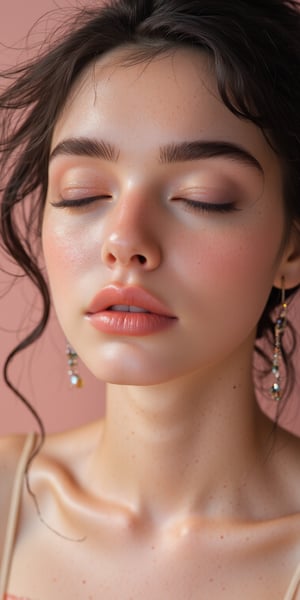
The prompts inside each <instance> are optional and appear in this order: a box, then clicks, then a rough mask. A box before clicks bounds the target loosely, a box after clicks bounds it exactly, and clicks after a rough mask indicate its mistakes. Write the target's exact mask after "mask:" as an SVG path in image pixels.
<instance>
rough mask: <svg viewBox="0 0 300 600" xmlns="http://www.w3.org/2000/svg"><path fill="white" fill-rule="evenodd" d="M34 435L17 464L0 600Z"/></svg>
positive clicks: (4, 554) (5, 545)
mask: <svg viewBox="0 0 300 600" xmlns="http://www.w3.org/2000/svg"><path fill="white" fill-rule="evenodd" d="M35 437H36V434H35V433H29V434H28V436H27V437H26V440H25V444H24V447H23V450H22V453H21V456H20V459H19V462H18V466H17V470H16V474H15V479H14V484H13V490H12V496H11V503H10V509H9V513H8V519H7V528H6V534H5V540H4V548H3V557H2V564H1V571H0V600H4V598H5V592H6V587H7V584H8V577H9V572H10V567H11V561H12V554H13V546H14V542H15V535H16V528H17V522H18V515H19V510H20V503H21V497H22V487H23V483H24V473H25V469H26V465H27V461H28V458H29V456H30V453H31V450H32V448H33V445H34V443H35Z"/></svg>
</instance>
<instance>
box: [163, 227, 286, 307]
mask: <svg viewBox="0 0 300 600" xmlns="http://www.w3.org/2000/svg"><path fill="white" fill-rule="evenodd" d="M279 225H280V224H279ZM279 225H278V224H277V227H275V228H273V230H272V227H270V228H269V227H268V228H266V227H261V228H260V227H256V228H246V227H245V228H238V229H234V228H231V229H230V228H228V231H227V232H226V230H225V228H224V231H222V232H221V231H217V232H215V233H213V234H212V233H209V232H208V231H207V232H205V231H202V233H201V234H200V235H199V236H197V235H193V236H189V237H188V238H187V237H186V238H185V239H182V241H181V244H180V250H178V253H177V260H176V258H175V259H174V264H173V268H174V270H175V271H177V272H178V271H181V273H182V274H184V275H183V277H184V279H185V289H186V290H188V291H189V298H190V302H191V305H192V304H194V303H195V302H196V303H197V301H198V302H199V306H200V305H201V301H202V300H203V303H204V302H208V303H211V306H212V307H214V308H215V309H216V308H217V309H218V308H219V309H220V310H222V313H223V316H224V309H225V307H226V310H230V307H231V306H232V307H234V310H239V307H245V305H248V306H249V305H250V304H251V305H252V307H253V311H254V313H255V318H259V316H260V314H261V312H262V310H263V308H264V306H265V303H266V301H267V298H268V296H269V293H270V290H271V287H272V285H273V280H274V277H275V274H276V271H277V265H278V259H279V257H278V251H279V248H280V243H281V239H282V237H281V236H282V231H281V228H280V226H279ZM197 299H198V300H197Z"/></svg>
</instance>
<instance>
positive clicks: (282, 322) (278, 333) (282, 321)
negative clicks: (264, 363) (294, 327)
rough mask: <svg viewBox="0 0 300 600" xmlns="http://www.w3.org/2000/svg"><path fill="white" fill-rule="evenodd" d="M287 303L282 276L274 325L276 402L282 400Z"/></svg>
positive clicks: (272, 393)
mask: <svg viewBox="0 0 300 600" xmlns="http://www.w3.org/2000/svg"><path fill="white" fill-rule="evenodd" d="M286 313H287V303H286V300H285V288H284V277H283V278H282V288H281V310H280V314H279V317H278V318H277V320H276V322H275V326H274V351H273V363H272V374H273V375H274V378H275V381H274V383H273V385H272V387H271V390H270V392H271V396H272V398H273V400H275V401H276V402H280V400H281V392H282V388H281V375H280V362H281V360H282V343H281V342H282V336H283V334H284V332H285V329H286V324H287V318H286Z"/></svg>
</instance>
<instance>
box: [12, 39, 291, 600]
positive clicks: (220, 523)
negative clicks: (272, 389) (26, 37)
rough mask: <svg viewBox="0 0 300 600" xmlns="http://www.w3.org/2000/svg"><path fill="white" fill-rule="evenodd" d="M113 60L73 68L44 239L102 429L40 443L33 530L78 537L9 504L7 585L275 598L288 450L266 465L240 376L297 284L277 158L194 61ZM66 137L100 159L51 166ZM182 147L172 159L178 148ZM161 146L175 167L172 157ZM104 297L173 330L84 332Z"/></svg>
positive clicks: (286, 544)
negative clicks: (14, 539)
mask: <svg viewBox="0 0 300 600" xmlns="http://www.w3.org/2000/svg"><path fill="white" fill-rule="evenodd" d="M122 52H123V53H121V52H120V51H119V52H114V53H112V54H111V55H108V56H106V57H105V58H103V59H102V60H100V61H98V62H97V63H95V65H93V66H92V67H89V68H88V69H87V70H86V71H85V73H84V74H83V75H82V77H81V79H80V81H78V82H77V83H76V84H75V86H74V89H73V91H72V94H71V96H70V98H69V99H68V100H67V102H66V106H65V109H64V111H63V112H62V114H61V115H60V118H59V120H58V122H57V125H56V127H55V131H54V135H53V141H52V159H51V162H50V166H49V190H48V195H47V203H46V208H45V214H44V222H43V232H42V235H43V248H44V255H45V262H46V266H47V270H48V275H49V281H50V285H51V289H52V294H53V300H54V304H55V307H56V311H57V314H58V317H59V320H60V322H61V325H62V327H63V330H64V332H65V334H66V336H67V338H68V339H69V341H70V342H71V343H72V344H73V346H74V347H75V349H76V350H77V351H78V353H79V355H80V357H81V358H82V360H83V361H84V362H85V363H86V365H87V366H88V368H89V369H90V370H91V371H92V372H93V373H94V374H95V375H96V377H98V378H99V379H104V380H105V381H108V382H110V383H109V385H108V389H107V401H108V402H107V416H106V420H105V423H103V424H99V423H95V424H92V425H89V426H84V427H83V428H81V429H80V430H76V431H72V432H68V433H64V434H61V435H54V436H50V437H49V438H48V439H47V442H46V446H45V449H44V450H43V452H42V453H41V454H40V455H39V456H38V458H37V459H36V460H35V461H34V464H33V465H32V471H31V473H32V474H31V477H32V485H33V488H34V491H35V493H36V494H37V496H38V498H39V506H40V511H41V514H42V515H45V519H46V520H47V522H48V523H49V524H50V525H51V526H53V527H55V529H56V530H58V531H59V532H60V533H62V534H65V535H67V536H69V537H71V538H73V539H74V538H75V539H78V538H82V537H84V541H82V542H81V543H79V542H78V543H75V542H72V543H71V542H65V541H63V540H62V539H61V538H60V537H58V536H55V535H54V534H53V533H52V532H49V530H48V529H47V528H46V527H45V526H42V525H41V524H40V522H39V521H38V519H37V516H36V510H35V507H34V505H33V503H32V501H31V499H30V498H27V497H26V498H24V510H23V515H22V519H21V522H20V532H19V538H18V539H19V544H18V547H17V549H16V553H15V559H14V565H13V570H12V576H11V582H10V590H11V592H12V593H16V594H18V595H19V596H21V595H23V596H24V595H26V596H28V597H30V598H43V600H52V599H53V598H55V597H60V598H64V599H66V600H71V599H72V600H74V598H99V597H100V596H101V597H103V598H105V600H115V599H116V598H118V599H119V598H121V597H122V600H123V598H124V600H128V599H129V598H132V599H133V600H139V599H140V598H143V600H150V599H151V600H153V598H172V600H182V599H183V598H189V599H190V600H200V598H213V599H214V600H219V599H222V600H232V599H233V598H240V597H241V590H242V597H243V600H253V598H259V599H260V600H282V598H283V595H284V592H285V590H286V588H287V586H288V582H289V579H290V578H291V575H292V572H293V570H294V569H295V567H296V564H297V562H298V561H299V539H298V538H299V535H298V531H299V514H297V513H299V506H300V486H299V477H298V471H299V461H300V450H299V443H298V441H297V440H295V439H294V438H292V436H289V435H288V434H286V433H284V432H283V431H281V430H280V429H279V430H278V433H277V437H276V441H275V442H274V447H273V450H274V451H273V452H270V433H271V429H272V425H271V424H270V423H269V422H268V421H267V419H266V418H265V417H264V416H263V415H262V414H261V412H260V410H259V409H258V408H257V406H256V402H255V398H254V389H253V383H252V369H251V367H252V353H253V344H254V340H255V330H256V325H257V322H258V320H259V317H260V315H261V313H262V311H263V308H264V305H265V303H266V301H267V298H268V295H269V293H270V290H271V287H272V285H273V284H275V285H277V286H280V283H281V278H282V276H284V277H285V280H286V285H287V287H290V286H293V285H295V284H296V283H297V282H299V280H300V267H299V262H300V261H299V254H298V253H297V247H296V244H295V243H294V241H293V238H291V239H290V240H289V241H288V243H287V244H285V245H284V244H283V240H284V238H285V234H286V231H285V219H284V209H283V194H282V177H281V170H280V165H279V162H278V159H277V158H276V156H275V155H274V154H273V152H272V150H271V149H270V147H269V146H268V144H267V142H266V140H265V139H264V137H263V135H262V134H261V133H260V131H259V130H258V129H257V128H256V127H254V126H253V125H252V124H250V123H247V122H245V121H241V120H239V119H237V118H236V117H235V116H233V114H231V113H230V112H229V111H228V110H227V109H226V108H225V107H224V105H223V104H222V103H221V101H220V99H219V97H218V94H217V90H216V83H215V79H214V75H213V71H212V69H211V67H210V64H209V62H208V60H207V59H206V57H205V56H201V54H198V53H196V52H192V51H188V50H180V51H176V53H174V54H172V56H163V57H160V58H159V59H157V60H153V61H151V62H150V63H149V64H140V65H135V66H130V67H128V66H127V67H124V66H121V65H120V62H122V60H124V57H126V56H125V55H126V53H125V54H124V50H123V51H122ZM70 138H71V139H73V140H74V138H75V139H77V152H78V138H85V139H86V138H87V139H89V140H91V139H92V140H93V143H94V146H93V148H94V150H95V144H96V145H98V156H86V155H80V156H78V155H76V153H75V154H74V142H73V152H72V154H70V153H69V154H64V153H63V152H62V150H65V151H66V149H67V148H68V150H69V151H70V150H71V149H72V148H70V142H68V146H67V145H66V140H70ZM101 140H104V141H105V143H106V148H105V151H106V157H105V158H104V157H103V156H102V157H101V156H100V152H99V143H100V141H101ZM196 140H197V141H198V142H200V144H198V146H197V148H195V145H192V146H190V147H189V150H190V152H192V153H193V157H191V155H190V157H189V160H183V158H184V157H183V155H182V154H183V152H182V150H183V149H185V154H186V149H187V146H184V147H183V146H182V144H184V143H186V142H188V143H191V142H195V141H196ZM63 142H65V146H61V144H62V143H63ZM204 142H205V144H206V145H204ZM208 142H209V143H210V144H211V145H210V147H208V145H207V143H208ZM216 142H218V143H220V142H221V143H222V144H221V146H220V144H219V146H218V156H211V153H212V149H213V148H214V152H215V151H216V147H215V145H214V146H213V147H212V144H216ZM230 144H231V145H234V148H235V149H233V148H231V154H230V155H228V149H229V145H230ZM108 145H109V147H107V146H108ZM174 145H177V146H178V145H179V147H180V150H181V156H178V149H177V160H176V162H174V160H173V161H171V162H170V159H171V158H173V159H174ZM83 146H84V147H85V150H86V147H87V144H86V142H85V144H83V145H82V148H83ZM170 146H171V147H170ZM162 148H163V150H162ZM89 149H90V151H91V144H90V146H89ZM167 150H168V151H167ZM170 150H172V152H171V151H170ZM200 150H201V153H202V158H200V157H199V152H200ZM220 150H222V152H223V153H222V154H220ZM225 150H226V151H227V155H226V156H225V155H224V151H225ZM196 152H197V153H198V158H197V159H196V156H195V153H196ZM102 154H103V146H102ZM204 154H205V157H204ZM246 154H247V156H246ZM179 158H180V160H178V159H179ZM186 158H187V156H185V159H186ZM167 159H168V160H167ZM99 196H100V197H99ZM95 197H97V199H94V200H93V201H91V202H89V203H88V204H86V205H85V206H81V207H79V206H77V207H76V206H74V205H73V206H71V205H69V206H67V207H66V206H63V205H62V202H63V203H66V202H72V203H74V201H77V202H78V201H79V200H80V201H81V200H82V199H84V198H85V199H87V198H95ZM191 201H192V202H194V203H195V202H198V203H203V202H204V203H206V205H205V206H203V205H202V207H200V208H199V206H198V208H197V207H196V206H195V205H194V204H191ZM207 204H208V206H207ZM220 205H222V209H221V210H220V208H219V207H220ZM283 246H284V247H283ZM107 286H117V287H118V288H124V289H127V292H125V293H126V294H127V296H126V298H127V299H129V301H130V298H131V297H132V300H133V302H132V303H133V305H134V306H135V307H136V308H137V309H139V308H141V306H139V302H140V304H142V303H143V302H144V301H145V303H147V302H148V305H147V306H148V307H149V308H150V307H151V308H152V309H153V310H155V311H156V310H157V311H158V312H159V311H160V310H161V311H162V312H164V311H166V312H167V314H168V315H171V316H172V323H170V324H169V325H168V326H166V327H157V328H156V327H155V331H154V330H153V331H150V329H151V327H150V325H149V320H150V319H152V317H147V314H143V316H142V317H140V316H139V314H140V313H136V314H137V315H138V316H134V314H133V316H132V314H131V313H130V316H129V317H128V319H130V321H129V322H130V323H131V325H132V326H136V328H137V329H136V332H135V335H132V332H131V330H130V328H129V329H128V331H127V334H128V335H127V334H126V335H125V334H124V331H125V329H126V328H125V327H124V322H125V321H124V317H123V316H121V317H120V319H119V317H118V315H120V314H122V311H121V313H120V312H118V311H115V315H113V313H111V311H108V312H109V315H110V314H111V315H112V316H111V319H112V320H113V322H114V326H113V327H111V330H109V331H103V330H101V328H100V330H99V329H97V328H95V327H94V325H93V324H92V323H91V320H90V318H89V316H88V314H89V313H90V312H91V303H92V308H93V307H94V308H95V306H96V308H97V306H98V308H99V310H100V313H101V311H102V309H106V308H109V307H107V306H105V302H104V306H103V303H102V299H103V296H101V293H102V292H101V290H103V289H105V288H106V287H107ZM128 286H129V291H128ZM130 290H131V291H130ZM137 290H138V291H137ZM143 290H144V291H146V292H147V294H150V295H151V296H152V297H153V298H152V300H151V299H149V297H148V296H147V298H148V299H146V296H145V295H144V296H143V294H144V291H143ZM99 292H100V297H98V296H97V294H98V293H99ZM105 293H107V294H108V295H107V296H106V298H109V300H108V302H109V305H111V304H112V305H113V306H114V308H116V307H117V308H120V307H122V305H124V298H123V297H122V296H120V297H119V296H116V298H115V296H112V297H110V295H109V294H110V292H109V293H108V292H105ZM95 296H97V298H98V299H97V301H96V302H94V303H93V302H92V301H93V299H94V298H95ZM126 298H125V300H126ZM125 304H126V302H125ZM142 308H145V306H144V307H143V306H142ZM104 312H106V310H104ZM99 318H101V319H102V317H99ZM108 318H110V316H109V317H108ZM118 319H119V320H118ZM141 323H144V325H143V326H141ZM147 323H148V325H147ZM143 327H145V328H146V329H144V330H143ZM125 333H126V331H125ZM120 384H123V385H120ZM5 451H6V456H12V457H14V456H15V455H16V456H18V453H19V448H17V449H14V450H13V451H12V450H11V448H10V447H9V448H6V450H5ZM0 456H1V454H0ZM11 460H12V462H13V460H14V459H13V458H12V459H11ZM0 466H1V465H0ZM11 471H12V472H13V467H12V468H11ZM41 550H42V551H41ZM29 561H30V564H29ZM31 565H34V574H33V572H32V567H31ZM49 565H51V568H50V569H49ZM100 592H101V593H100Z"/></svg>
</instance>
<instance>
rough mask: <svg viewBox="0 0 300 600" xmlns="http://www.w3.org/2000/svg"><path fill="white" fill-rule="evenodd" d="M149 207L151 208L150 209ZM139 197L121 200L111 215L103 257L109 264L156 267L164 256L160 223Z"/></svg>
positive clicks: (105, 237)
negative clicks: (160, 239) (160, 238)
mask: <svg viewBox="0 0 300 600" xmlns="http://www.w3.org/2000/svg"><path fill="white" fill-rule="evenodd" d="M147 209H148V210H147ZM149 212H150V211H149V204H148V207H147V208H146V207H145V202H144V201H142V200H141V199H139V198H135V199H128V200H127V201H126V200H124V201H123V202H121V201H120V202H119V203H117V205H116V206H115V208H114V209H113V210H112V212H111V213H110V215H109V217H108V222H107V224H106V227H105V231H104V240H103V244H102V261H103V263H104V264H106V265H107V266H108V267H109V268H116V267H125V268H140V269H142V270H145V271H152V270H154V269H156V268H157V267H158V266H159V265H160V263H161V258H162V252H161V245H160V242H159V227H158V226H157V225H158V224H157V223H155V222H154V219H153V215H149Z"/></svg>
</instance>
